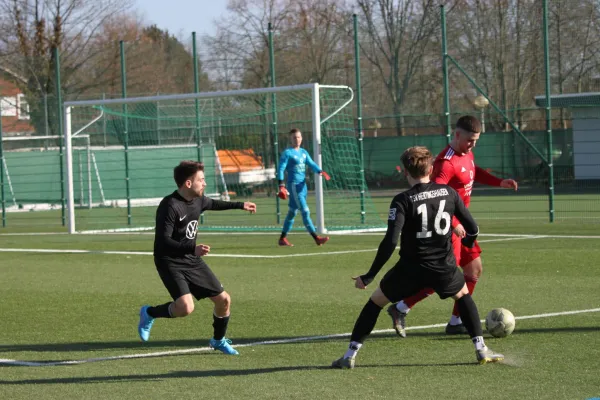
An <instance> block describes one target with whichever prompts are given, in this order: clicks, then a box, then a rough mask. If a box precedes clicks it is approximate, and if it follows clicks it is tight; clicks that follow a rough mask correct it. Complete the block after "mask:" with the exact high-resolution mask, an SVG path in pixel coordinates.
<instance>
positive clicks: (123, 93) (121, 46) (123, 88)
mask: <svg viewBox="0 0 600 400" xmlns="http://www.w3.org/2000/svg"><path fill="white" fill-rule="evenodd" d="M119 50H120V53H121V97H123V98H124V99H125V98H127V76H126V72H125V44H124V43H123V41H122V40H121V41H119ZM123 114H124V123H125V129H124V131H123V145H124V147H125V192H126V196H127V225H131V188H130V186H129V123H128V120H127V104H123Z"/></svg>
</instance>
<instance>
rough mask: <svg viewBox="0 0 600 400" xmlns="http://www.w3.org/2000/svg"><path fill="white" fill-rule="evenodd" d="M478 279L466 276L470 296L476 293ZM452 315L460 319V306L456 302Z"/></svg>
mask: <svg viewBox="0 0 600 400" xmlns="http://www.w3.org/2000/svg"><path fill="white" fill-rule="evenodd" d="M477 279H478V278H477V277H473V276H468V275H465V282H466V283H467V289H468V290H469V294H470V295H472V294H473V292H474V291H475V285H477ZM452 315H454V316H456V317H460V313H459V312H458V304H456V302H454V308H453V309H452Z"/></svg>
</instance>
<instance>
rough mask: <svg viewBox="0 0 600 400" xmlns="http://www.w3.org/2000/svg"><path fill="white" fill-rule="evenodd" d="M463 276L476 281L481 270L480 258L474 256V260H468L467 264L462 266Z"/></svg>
mask: <svg viewBox="0 0 600 400" xmlns="http://www.w3.org/2000/svg"><path fill="white" fill-rule="evenodd" d="M462 269H463V273H464V275H465V278H467V277H468V278H469V279H470V280H474V281H477V279H479V277H480V276H481V273H482V272H483V264H482V263H481V258H476V259H475V260H473V261H471V262H469V263H468V264H467V265H465V266H463V267H462Z"/></svg>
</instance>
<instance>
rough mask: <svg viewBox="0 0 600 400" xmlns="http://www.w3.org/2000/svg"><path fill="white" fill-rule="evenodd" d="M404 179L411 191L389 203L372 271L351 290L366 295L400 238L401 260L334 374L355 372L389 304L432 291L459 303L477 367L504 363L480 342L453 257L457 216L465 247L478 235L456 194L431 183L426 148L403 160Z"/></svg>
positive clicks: (375, 294)
mask: <svg viewBox="0 0 600 400" xmlns="http://www.w3.org/2000/svg"><path fill="white" fill-rule="evenodd" d="M401 160H402V164H403V165H404V174H405V176H406V178H407V180H408V183H409V184H410V185H411V186H412V187H411V188H410V189H409V190H407V191H405V192H402V193H400V194H398V195H396V197H394V199H393V200H392V204H391V205H390V210H389V214H388V228H387V232H386V234H385V237H384V238H383V240H382V241H381V244H380V245H379V249H378V250H377V255H376V256H375V260H373V264H372V265H371V269H369V272H367V273H366V274H364V275H360V276H357V277H354V278H352V279H354V281H355V286H356V287H357V288H358V289H365V288H366V287H367V285H369V284H370V283H371V282H372V281H373V280H374V279H375V276H376V275H377V273H378V272H379V270H380V269H381V268H382V267H383V266H384V265H385V263H386V262H387V261H388V260H389V258H390V257H391V255H392V254H393V253H394V249H395V248H396V244H397V242H398V235H400V234H402V235H401V238H400V260H399V261H398V262H397V263H396V265H394V267H392V268H391V269H390V270H389V271H388V272H387V273H386V274H385V276H384V277H383V279H382V280H381V282H380V284H379V287H378V288H377V289H376V290H375V292H373V294H372V295H371V298H370V299H369V301H368V302H367V304H366V305H365V306H364V308H363V309H362V311H361V313H360V315H359V317H358V319H357V321H356V324H355V325H354V329H353V331H352V336H351V339H350V340H351V341H350V346H349V347H348V351H347V352H346V354H344V356H343V357H342V358H340V359H338V360H335V361H334V362H333V364H332V365H331V366H332V367H333V368H354V358H355V356H356V353H357V352H358V350H359V349H360V348H361V346H362V344H363V342H364V341H365V339H366V338H367V336H369V334H370V333H371V331H372V330H373V328H374V327H375V323H376V322H377V318H378V317H379V313H380V312H381V309H382V308H383V307H384V306H386V305H387V304H388V303H389V302H396V301H398V300H399V299H403V298H405V297H408V296H411V295H413V294H415V293H417V292H418V291H419V290H421V289H423V288H426V287H431V288H433V289H434V290H435V292H436V293H437V294H438V295H439V296H440V298H442V299H446V298H448V297H452V298H453V299H454V300H456V301H457V304H458V307H459V310H460V317H461V318H462V321H463V324H464V325H465V327H466V328H467V331H468V332H469V335H470V336H471V339H472V341H473V344H474V345H475V353H476V355H477V361H478V362H479V363H480V364H485V363H488V362H496V361H501V360H503V359H504V356H503V355H502V354H497V353H494V352H493V351H492V350H490V349H489V348H488V347H486V345H485V343H484V341H483V337H482V335H483V330H482V328H481V322H480V320H479V313H478V311H477V306H476V305H475V302H474V301H473V299H472V298H471V295H469V291H468V289H467V285H466V284H465V279H464V277H463V274H462V272H460V269H458V268H457V267H456V260H455V258H454V253H453V251H452V241H451V236H450V235H452V230H451V220H452V216H453V215H454V216H456V218H458V220H459V221H460V223H461V224H462V225H463V227H464V228H465V231H466V235H465V236H464V237H463V238H462V243H463V245H465V246H467V247H472V246H473V244H474V242H475V239H476V238H477V234H478V232H479V229H478V227H477V224H476V223H475V220H474V219H473V217H472V216H471V214H470V213H469V211H468V210H467V208H466V207H465V204H464V203H463V201H462V200H461V199H460V197H459V196H458V194H457V193H456V191H455V190H454V189H452V188H451V187H449V186H446V185H440V184H437V183H433V182H430V181H429V175H431V171H432V155H431V153H430V152H429V150H427V148H426V147H420V146H418V147H411V148H409V149H407V150H406V151H405V152H404V153H403V154H402V157H401Z"/></svg>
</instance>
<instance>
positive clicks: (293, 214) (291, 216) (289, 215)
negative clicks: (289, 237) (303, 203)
mask: <svg viewBox="0 0 600 400" xmlns="http://www.w3.org/2000/svg"><path fill="white" fill-rule="evenodd" d="M297 212H298V210H289V211H288V213H287V216H286V217H285V218H286V219H288V220H290V221H292V220H293V219H294V218H296V213H297Z"/></svg>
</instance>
